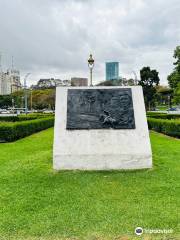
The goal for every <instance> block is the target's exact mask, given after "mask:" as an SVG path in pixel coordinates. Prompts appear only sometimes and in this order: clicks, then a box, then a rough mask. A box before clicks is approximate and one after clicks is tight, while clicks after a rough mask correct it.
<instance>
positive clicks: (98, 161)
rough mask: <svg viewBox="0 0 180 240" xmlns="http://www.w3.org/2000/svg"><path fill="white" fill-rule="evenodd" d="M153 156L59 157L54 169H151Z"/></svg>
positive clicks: (55, 159)
mask: <svg viewBox="0 0 180 240" xmlns="http://www.w3.org/2000/svg"><path fill="white" fill-rule="evenodd" d="M151 167H152V163H151V155H149V156H148V155H147V156H146V155H142V156H140V155H136V156H135V155H113V154H111V155H76V156H75V155H73V156H72V155H59V156H58V155H57V156H54V169H56V170H58V169H61V170H78V169H79V170H117V169H143V168H151Z"/></svg>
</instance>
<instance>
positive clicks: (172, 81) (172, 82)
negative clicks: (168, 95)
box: [168, 46, 180, 90]
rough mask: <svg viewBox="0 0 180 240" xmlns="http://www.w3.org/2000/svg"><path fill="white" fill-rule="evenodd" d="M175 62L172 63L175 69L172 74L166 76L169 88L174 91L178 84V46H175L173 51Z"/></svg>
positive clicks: (179, 73)
mask: <svg viewBox="0 0 180 240" xmlns="http://www.w3.org/2000/svg"><path fill="white" fill-rule="evenodd" d="M173 57H174V58H175V59H176V61H175V62H174V63H173V64H174V65H175V68H174V70H173V72H172V73H171V74H170V75H169V76H168V83H169V86H170V87H171V88H172V89H173V90H175V89H176V88H177V86H178V83H179V82H180V46H177V47H176V49H175V50H174V56H173Z"/></svg>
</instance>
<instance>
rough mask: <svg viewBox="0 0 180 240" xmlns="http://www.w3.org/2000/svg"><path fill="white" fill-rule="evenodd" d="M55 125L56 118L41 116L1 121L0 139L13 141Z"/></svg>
mask: <svg viewBox="0 0 180 240" xmlns="http://www.w3.org/2000/svg"><path fill="white" fill-rule="evenodd" d="M53 125H54V118H53V117H48V118H41V119H35V120H26V121H22V122H15V123H10V122H1V123H0V141H1V142H12V141H15V140H17V139H20V138H23V137H26V136H29V135H31V134H32V133H35V132H39V131H41V130H44V129H47V128H49V127H52V126H53Z"/></svg>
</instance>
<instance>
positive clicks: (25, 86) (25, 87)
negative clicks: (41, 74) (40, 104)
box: [24, 73, 31, 114]
mask: <svg viewBox="0 0 180 240" xmlns="http://www.w3.org/2000/svg"><path fill="white" fill-rule="evenodd" d="M30 74H31V73H27V74H26V76H25V77H24V91H25V92H24V101H25V103H24V104H25V113H26V114H27V112H28V106H27V85H26V79H27V77H28V76H29V75H30Z"/></svg>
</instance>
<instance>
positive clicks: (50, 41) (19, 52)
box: [0, 0, 180, 84]
mask: <svg viewBox="0 0 180 240" xmlns="http://www.w3.org/2000/svg"><path fill="white" fill-rule="evenodd" d="M0 9H1V15H0V29H1V37H0V51H1V52H2V53H3V59H4V67H7V66H9V65H10V59H11V55H13V56H14V58H15V65H16V66H17V68H19V69H20V70H21V73H22V76H23V75H24V74H25V73H26V72H31V73H32V75H31V82H35V81H37V80H38V79H39V78H40V77H54V76H55V77H60V78H62V79H67V78H70V77H71V76H84V77H88V75H89V74H88V67H87V58H88V56H89V53H90V52H92V53H93V55H94V57H95V68H94V80H95V82H98V81H100V80H104V78H105V64H104V63H105V62H106V61H111V60H113V61H119V62H120V75H121V76H127V77H132V76H133V75H132V71H133V70H134V71H136V72H137V73H138V72H139V70H140V69H141V68H142V67H143V66H147V65H149V66H150V67H152V68H156V69H157V71H159V73H160V77H161V83H162V84H166V83H167V81H166V79H167V75H168V74H169V73H170V72H171V71H172V68H173V64H172V63H173V57H172V56H173V50H174V48H175V47H176V46H177V45H179V42H180V28H179V26H178V24H179V22H180V15H179V12H180V2H179V0H172V1H166V2H165V1H163V0H156V1H155V0H151V1H148V0H136V1H133V0H111V1H109V0H86V1H84V0H14V1H5V0H0Z"/></svg>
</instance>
